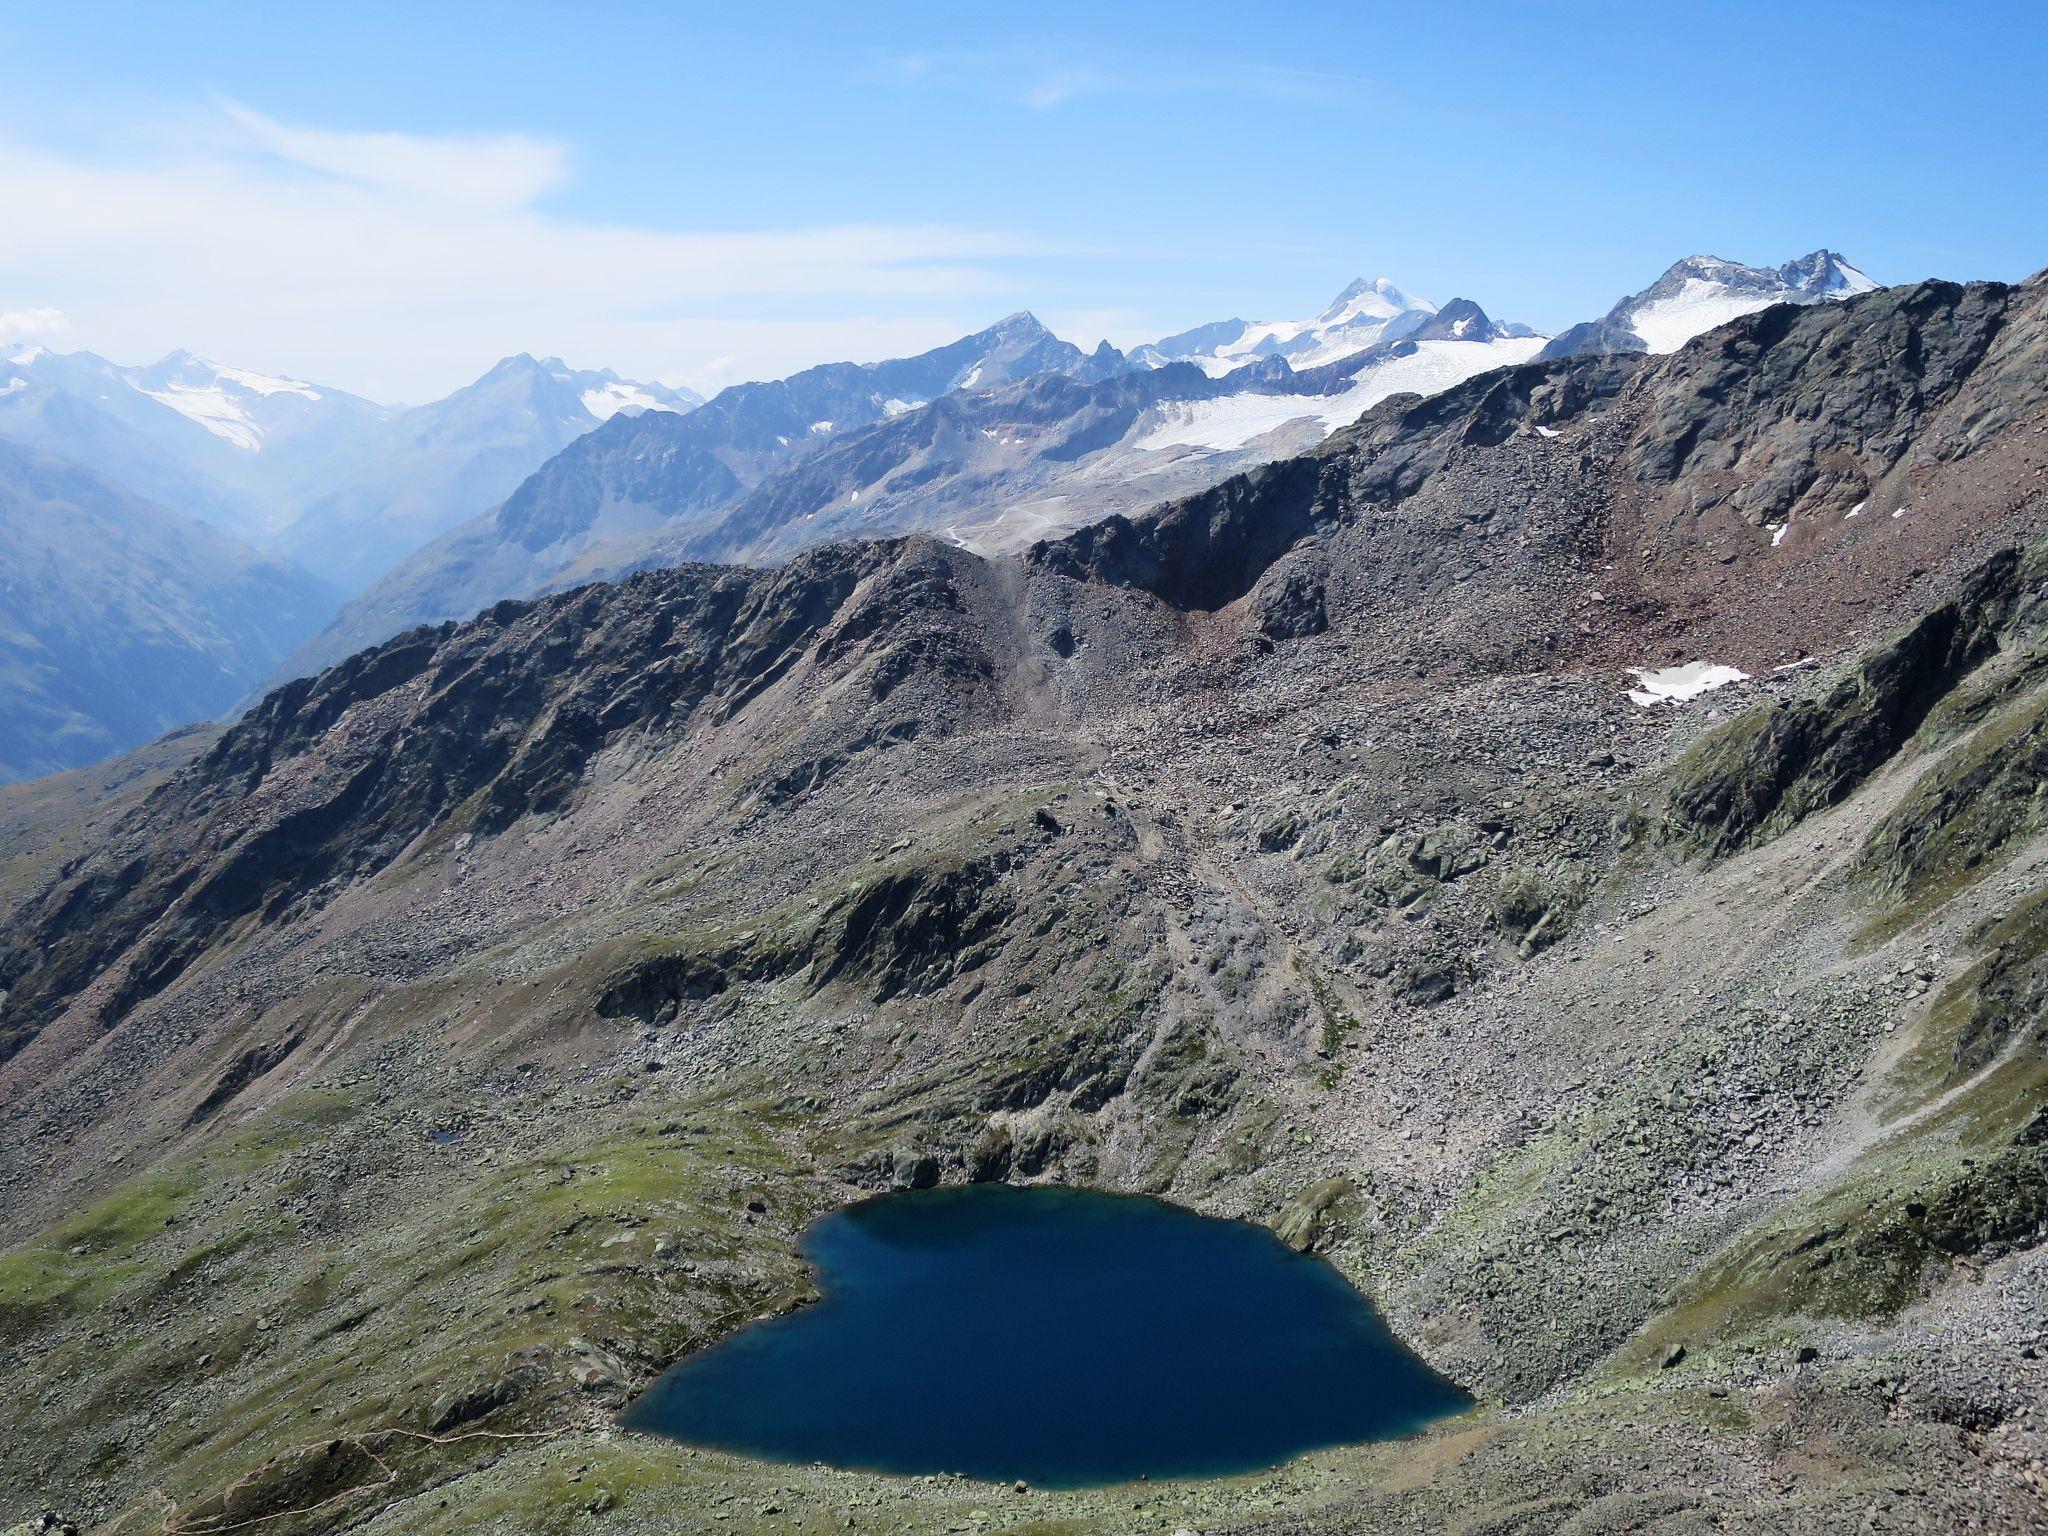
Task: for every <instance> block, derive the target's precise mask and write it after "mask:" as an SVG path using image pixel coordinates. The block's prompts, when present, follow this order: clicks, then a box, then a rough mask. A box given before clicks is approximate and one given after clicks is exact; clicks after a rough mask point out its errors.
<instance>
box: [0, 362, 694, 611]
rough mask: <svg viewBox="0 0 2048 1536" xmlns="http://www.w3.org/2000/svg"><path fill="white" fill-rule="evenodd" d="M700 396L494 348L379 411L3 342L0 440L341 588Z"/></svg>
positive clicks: (234, 372) (316, 393)
mask: <svg viewBox="0 0 2048 1536" xmlns="http://www.w3.org/2000/svg"><path fill="white" fill-rule="evenodd" d="M698 403H699V397H697V396H696V395H694V394H691V393H689V392H688V391H682V390H673V389H669V388H666V387H665V386H662V385H659V384H644V383H636V382H634V381H631V380H626V379H621V378H620V377H619V376H618V375H617V374H615V373H612V372H611V371H610V370H608V369H606V370H599V371H595V372H592V371H579V370H575V369H571V368H569V367H567V366H566V365H565V364H563V363H562V362H561V361H560V360H559V359H555V358H546V359H541V360H536V359H534V358H531V357H526V356H519V357H510V358H506V359H505V360H504V361H503V362H501V363H499V364H498V365H497V366H496V367H494V368H493V369H491V371H490V372H488V373H486V374H485V375H484V376H483V377H482V378H481V379H479V380H477V381H476V382H475V383H474V384H471V385H468V386H467V387H465V388H463V389H459V390H457V391H456V392H455V393H454V394H452V395H449V396H448V397H446V398H445V399H442V400H437V401H433V402H431V403H429V404H426V405H419V406H412V407H393V406H385V405H379V404H377V403H376V402H374V401H370V400H365V399H363V398H362V397H360V396H358V395H352V394H349V393H347V392H346V391H344V390H338V389H331V388H328V387H327V386H325V385H313V384H308V383H305V382H303V381H301V380H298V379H289V378H282V377H277V376H273V375H268V374H262V373H253V372H250V371H247V370H244V369H238V368H229V367H225V366H223V365H221V364H218V363H211V362H207V361H204V360H203V359H200V358H197V357H194V356H193V355H192V354H191V353H189V352H173V353H172V354H171V355H170V356H168V357H166V358H163V359H162V360H161V361H159V362H156V363H153V364H150V365H149V366H147V367H140V368H129V367H123V366H120V365H118V364H115V363H110V362H108V361H107V360H106V359H105V358H102V357H96V356H94V355H93V354H92V353H89V352H78V353H71V354H68V355H66V354H59V353H54V352H49V351H46V350H44V349H42V348H39V347H29V348H4V349H0V439H4V440H7V441H12V442H15V443H20V444H22V445H24V446H27V447H32V448H37V449H41V450H42V451H44V452H46V453H52V454H56V455H58V456H59V457H62V458H66V459H70V460H72V461H74V462H77V463H80V464H86V465H90V466H91V467H93V468H94V469H95V470H97V471H99V472H101V473H103V474H106V475H108V476H110V477H112V478H113V479H115V480H117V481H119V482H120V483H121V484H123V485H125V486H127V487H128V488H129V489H131V490H133V491H134V492H136V493H137V494H139V495H141V496H143V497H145V498H147V499H149V500H152V501H155V502H158V503H160V504H162V505H164V506H167V507H174V508H177V509H179V510H181V511H183V512H186V513H187V514H189V515H191V516H194V517H198V518H201V519H202V520H204V521H207V522H210V523H213V524H215V525H216V526H218V527H220V528H223V529H225V530H226V531H228V532H230V533H233V534H235V535H237V536H238V537H241V538H244V539H247V540H249V541H251V542H253V543H255V544H258V545H260V546H262V547H264V548H267V549H271V550H275V551H277V552H279V553H282V554H286V555H288V556H290V557H291V558H293V559H296V560H298V561H300V562H301V563H302V564H304V565H306V566H307V567H308V568H309V569H311V570H312V571H313V572H314V573H315V574H317V575H318V576H320V577H321V578H322V579H323V580H325V581H328V582H330V583H332V584H333V585H335V586H337V587H339V588H341V589H343V590H344V591H349V590H353V589H355V588H357V587H360V586H361V585H363V584H364V583H365V582H368V581H370V580H372V579H373V578H375V577H376V576H378V575H380V574H381V573H382V572H383V571H385V570H387V569H388V568H389V567H390V566H391V564H392V563H393V562H394V561H396V560H398V559H401V558H402V557H404V556H405V555H406V554H409V553H410V552H411V551H412V550H413V549H416V548H417V547H418V546H419V545H421V544H423V543H425V542H426V541H427V540H428V539H430V538H432V537H433V536H434V535H435V534H437V533H439V532H440V531H441V530H442V529H444V528H447V527H450V526H452V525H453V524H455V523H457V522H460V521H461V520H462V519H463V518H465V517H468V516H470V515H472V514H473V513H475V512H478V511H480V510H482V509H484V508H486V507H489V506H492V505H494V504H496V503H497V502H498V501H501V500H502V499H503V498H504V497H505V496H506V495H507V494H508V493H509V492H510V491H511V490H512V488H513V487H515V486H516V485H518V483H519V482H520V481H521V480H522V479H524V478H525V477H526V476H527V475H528V474H530V473H532V471H533V470H535V469H536V468H538V467H539V466H540V465H541V464H543V463H545V462H546V461H547V460H548V459H549V458H550V457H552V456H553V455H554V454H556V453H558V452H560V451H561V449H563V448H564V447H566V446H567V445H568V444H569V443H570V442H572V441H574V440H575V439H576V438H577V437H579V436H581V435H582V434H583V433H585V432H588V431H590V430H591V429H592V428H593V427H596V426H597V425H599V424H600V423H601V422H604V421H607V420H609V419H610V418H611V417H613V416H615V415H618V414H620V413H621V412H626V413H632V414H637V413H638V412H640V411H645V410H660V411H685V410H689V409H691V408H692V407H693V406H695V405H697V404H698Z"/></svg>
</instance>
